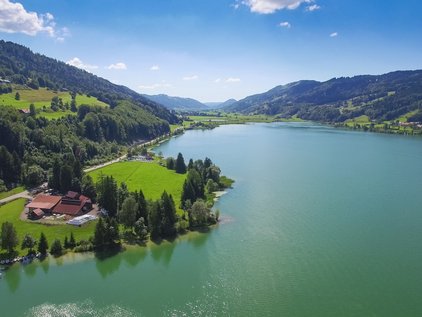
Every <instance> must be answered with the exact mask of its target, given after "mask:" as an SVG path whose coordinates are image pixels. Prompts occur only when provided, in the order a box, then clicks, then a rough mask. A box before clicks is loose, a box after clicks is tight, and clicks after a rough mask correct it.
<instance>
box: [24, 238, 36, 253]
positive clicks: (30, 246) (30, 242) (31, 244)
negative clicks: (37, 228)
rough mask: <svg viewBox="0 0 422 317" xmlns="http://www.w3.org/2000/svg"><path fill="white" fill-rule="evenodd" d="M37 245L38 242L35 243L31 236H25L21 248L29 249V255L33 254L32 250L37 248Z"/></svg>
mask: <svg viewBox="0 0 422 317" xmlns="http://www.w3.org/2000/svg"><path fill="white" fill-rule="evenodd" d="M36 244H37V241H35V239H34V238H33V237H32V236H31V235H29V234H25V236H24V238H23V240H22V245H21V248H22V249H29V253H32V252H33V251H32V249H33V248H34V247H35V245H36Z"/></svg>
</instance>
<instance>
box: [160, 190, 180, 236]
mask: <svg viewBox="0 0 422 317" xmlns="http://www.w3.org/2000/svg"><path fill="white" fill-rule="evenodd" d="M161 210H162V219H161V234H162V235H163V236H164V237H172V236H174V235H175V234H176V228H175V224H176V207H175V206H174V201H173V197H171V195H169V194H167V192H166V191H164V192H163V194H162V195H161Z"/></svg>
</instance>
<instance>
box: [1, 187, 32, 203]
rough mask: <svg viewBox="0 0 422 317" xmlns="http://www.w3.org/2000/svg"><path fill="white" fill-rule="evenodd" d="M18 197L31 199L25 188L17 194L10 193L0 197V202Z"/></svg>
mask: <svg viewBox="0 0 422 317" xmlns="http://www.w3.org/2000/svg"><path fill="white" fill-rule="evenodd" d="M18 198H27V199H32V196H31V195H30V194H29V192H28V191H27V190H25V191H23V192H20V193H18V194H15V195H12V196H9V197H6V198H3V199H0V204H4V203H7V202H9V201H12V200H15V199H18Z"/></svg>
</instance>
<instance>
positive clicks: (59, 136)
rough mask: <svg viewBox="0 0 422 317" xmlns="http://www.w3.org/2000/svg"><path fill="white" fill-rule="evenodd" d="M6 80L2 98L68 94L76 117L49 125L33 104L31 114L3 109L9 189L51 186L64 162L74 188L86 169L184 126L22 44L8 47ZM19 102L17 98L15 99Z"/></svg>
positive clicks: (2, 150) (2, 73) (2, 51)
mask: <svg viewBox="0 0 422 317" xmlns="http://www.w3.org/2000/svg"><path fill="white" fill-rule="evenodd" d="M0 77H1V82H0V87H1V90H0V94H2V93H10V92H11V91H12V93H13V94H15V92H14V91H13V90H14V88H15V87H25V89H32V90H33V91H37V90H39V89H40V88H41V87H42V88H47V89H50V90H58V91H60V90H61V91H68V92H69V94H70V95H72V104H71V105H70V108H71V111H72V112H73V113H74V115H67V116H64V117H61V118H58V119H55V120H47V119H46V118H45V117H43V116H41V115H38V114H37V112H36V111H35V110H34V107H33V105H31V106H30V107H29V108H30V110H31V111H30V113H20V112H19V111H18V110H17V109H16V108H14V107H13V106H9V105H7V104H2V105H0V136H1V137H0V187H1V188H2V189H3V190H4V187H8V188H10V187H13V186H14V185H15V184H18V183H23V184H26V185H27V186H33V185H37V184H40V183H41V182H43V181H46V180H47V179H48V176H49V175H50V174H51V173H52V169H53V166H54V162H60V164H61V169H62V170H61V172H62V173H64V175H65V179H67V180H68V181H67V183H68V184H67V185H66V186H63V188H66V189H69V187H70V185H71V184H72V183H78V182H81V180H82V179H81V178H82V173H81V172H80V171H81V167H82V166H84V165H87V164H95V163H98V162H99V161H101V160H105V159H107V158H111V157H115V156H116V154H117V153H119V152H120V151H122V149H123V147H125V146H127V145H130V144H132V143H133V142H137V141H140V140H148V139H152V138H154V137H157V136H160V135H163V134H166V133H168V132H169V131H170V126H169V123H174V122H177V117H176V116H175V115H174V113H172V112H170V111H169V110H167V109H166V108H164V107H163V106H161V105H159V104H156V103H154V102H152V101H149V100H148V99H146V98H144V97H142V96H141V95H139V94H137V93H136V92H134V91H132V90H130V89H128V88H126V87H123V86H117V85H114V84H112V83H110V82H108V81H107V80H105V79H102V78H99V77H97V76H95V75H92V74H90V73H88V72H86V71H83V70H80V69H78V68H75V67H73V66H69V65H67V64H65V63H63V62H60V61H57V60H54V59H51V58H48V57H45V56H42V55H39V54H34V53H32V52H31V51H30V50H29V49H28V48H26V47H23V46H21V45H18V44H14V43H10V42H4V41H0ZM76 94H87V95H91V96H95V97H96V98H98V100H101V101H103V102H106V103H107V104H108V105H110V107H100V106H92V105H85V104H81V105H76V104H75V103H74V101H75V98H74V96H75V95H76ZM19 98H20V96H19V92H16V96H15V99H16V100H19ZM55 99H57V100H55ZM57 101H60V99H59V98H57V97H55V98H53V100H52V101H51V108H52V109H53V105H55V104H56V103H57ZM57 108H58V109H59V108H60V107H57ZM76 185H77V184H76ZM76 185H75V186H76ZM56 187H57V186H56ZM77 188H78V187H77Z"/></svg>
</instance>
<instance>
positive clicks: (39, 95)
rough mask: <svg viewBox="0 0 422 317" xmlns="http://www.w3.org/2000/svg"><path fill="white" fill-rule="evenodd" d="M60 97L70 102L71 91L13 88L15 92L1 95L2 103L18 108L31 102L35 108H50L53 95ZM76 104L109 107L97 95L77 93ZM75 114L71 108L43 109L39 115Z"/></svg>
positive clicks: (27, 106)
mask: <svg viewBox="0 0 422 317" xmlns="http://www.w3.org/2000/svg"><path fill="white" fill-rule="evenodd" d="M16 92H19V94H20V100H16V99H15V95H16ZM56 96H57V97H59V98H61V99H62V100H63V103H66V102H68V103H69V104H70V101H71V96H70V94H69V92H64V91H58V92H57V91H53V90H47V89H46V88H40V89H13V92H11V93H10V94H3V95H0V105H5V106H13V107H15V108H16V109H29V105H30V104H31V103H33V104H34V106H35V109H37V110H42V109H43V107H44V106H45V107H46V108H47V109H50V104H51V99H52V98H53V97H56ZM76 104H77V105H81V104H86V105H93V106H94V105H97V106H101V107H107V104H105V103H104V102H102V101H99V100H98V99H97V98H95V97H88V96H87V95H79V94H77V95H76ZM69 114H70V115H74V113H73V112H71V111H70V110H66V111H57V112H53V111H51V112H50V111H47V112H44V111H41V112H39V114H38V115H39V116H42V117H46V118H47V119H57V118H61V117H64V116H66V115H69Z"/></svg>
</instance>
